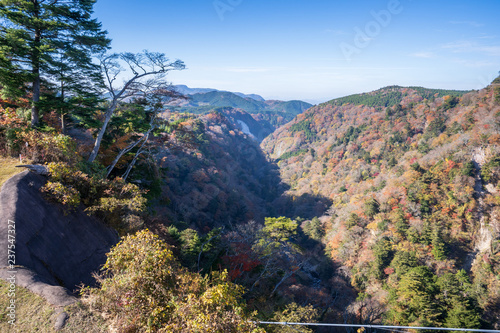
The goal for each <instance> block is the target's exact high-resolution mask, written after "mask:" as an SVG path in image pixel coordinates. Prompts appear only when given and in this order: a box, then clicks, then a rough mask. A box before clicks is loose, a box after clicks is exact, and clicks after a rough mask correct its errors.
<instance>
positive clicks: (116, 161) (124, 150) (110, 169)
mask: <svg viewBox="0 0 500 333" xmlns="http://www.w3.org/2000/svg"><path fill="white" fill-rule="evenodd" d="M144 138H145V137H142V138H140V139H139V140H137V141H136V142H132V143H131V144H130V145H128V147H125V148H123V149H122V150H121V151H120V152H119V153H118V155H117V156H116V158H115V159H114V161H113V162H112V163H111V164H110V166H109V167H108V173H107V174H106V178H107V177H109V175H110V174H111V171H113V169H114V168H115V166H116V164H117V163H118V161H119V160H120V159H121V158H122V156H123V155H125V154H126V153H128V152H129V151H131V150H132V149H134V148H135V146H137V145H138V144H139V142H141V141H142V140H144Z"/></svg>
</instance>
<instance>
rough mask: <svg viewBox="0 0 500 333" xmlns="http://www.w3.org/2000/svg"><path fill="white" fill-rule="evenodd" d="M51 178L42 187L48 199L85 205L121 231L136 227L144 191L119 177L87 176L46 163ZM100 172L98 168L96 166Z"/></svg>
mask: <svg viewBox="0 0 500 333" xmlns="http://www.w3.org/2000/svg"><path fill="white" fill-rule="evenodd" d="M47 168H48V169H49V173H50V181H49V182H48V183H47V184H46V185H45V186H43V187H42V191H43V192H45V193H46V194H47V195H48V197H49V199H51V200H53V201H56V202H59V203H62V204H64V205H67V206H69V207H70V208H74V207H77V206H78V205H79V204H80V203H81V204H83V205H85V206H86V209H85V211H86V212H88V213H89V214H92V215H95V216H97V217H99V218H100V219H102V220H103V221H104V222H106V223H107V224H108V225H110V226H112V227H114V228H115V229H117V230H118V232H120V233H127V232H130V231H135V230H138V229H139V228H140V227H141V225H142V218H141V216H142V214H143V213H144V211H145V209H146V198H144V196H143V195H144V191H141V190H140V189H139V187H138V186H137V185H134V184H130V183H126V182H125V181H124V180H123V179H121V178H116V179H114V180H108V179H105V178H103V177H100V176H99V175H100V173H98V174H97V175H90V176H89V175H88V174H86V173H84V172H82V171H81V170H78V169H77V168H76V167H73V166H70V165H68V164H65V163H49V164H48V165H47ZM97 170H98V171H99V170H100V169H99V168H97Z"/></svg>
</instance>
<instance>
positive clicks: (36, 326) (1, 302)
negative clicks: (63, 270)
mask: <svg viewBox="0 0 500 333" xmlns="http://www.w3.org/2000/svg"><path fill="white" fill-rule="evenodd" d="M8 288H9V287H8V283H7V282H6V281H4V280H0V332H13V333H14V332H16V333H17V332H30V333H31V332H55V329H54V324H55V322H56V318H57V316H58V313H59V312H58V311H57V309H56V308H54V307H53V306H52V305H50V304H49V303H47V302H46V301H45V300H44V299H43V298H42V297H40V296H38V295H35V294H33V293H31V292H30V291H28V290H26V289H25V288H22V287H17V289H16V324H15V326H12V325H11V324H9V323H8V320H9V318H8V317H7V306H8V304H9V302H10V297H9V296H8V294H9V292H8ZM64 311H66V313H68V315H69V318H68V320H67V321H66V325H65V326H64V328H63V329H62V330H60V331H58V332H62V333H78V332H81V333H104V332H108V328H107V325H106V323H105V322H104V320H103V319H102V318H101V317H100V316H99V315H97V314H95V313H92V312H91V311H89V310H88V308H87V307H85V306H84V305H82V304H81V303H76V304H73V305H70V306H67V307H65V308H64Z"/></svg>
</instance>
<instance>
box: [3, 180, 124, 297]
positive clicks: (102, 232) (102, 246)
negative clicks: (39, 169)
mask: <svg viewBox="0 0 500 333" xmlns="http://www.w3.org/2000/svg"><path fill="white" fill-rule="evenodd" d="M44 182H45V178H44V177H43V176H41V175H38V174H35V173H33V172H29V171H25V172H22V173H20V174H17V175H16V176H14V177H12V178H11V179H9V180H8V181H7V182H6V183H5V184H4V185H3V187H2V189H1V192H0V277H1V278H3V279H7V278H9V277H10V276H11V275H12V273H9V271H11V269H9V267H8V259H12V257H11V258H8V253H7V251H8V244H9V243H8V235H9V232H8V230H9V221H12V222H10V224H11V225H15V241H16V243H15V264H16V266H15V270H16V272H17V273H16V283H17V284H18V285H21V286H23V287H26V288H28V289H29V290H31V291H32V292H35V293H37V294H39V295H41V296H43V297H45V298H46V299H47V300H48V301H49V302H50V303H51V304H54V305H58V306H61V305H67V304H68V303H70V302H71V301H72V300H73V298H72V297H71V293H70V291H74V290H75V289H76V287H77V286H78V285H80V284H81V283H84V284H87V285H92V284H94V283H95V281H94V278H93V277H92V272H94V271H98V270H99V268H100V266H101V265H102V264H104V262H105V261H106V253H107V252H108V251H109V249H110V248H111V247H112V246H113V245H114V244H116V243H117V242H118V235H117V233H116V232H115V231H114V230H112V229H110V228H108V227H106V226H105V225H103V224H102V223H100V222H99V221H97V220H95V219H93V218H91V217H89V216H87V215H86V214H85V213H83V212H82V211H81V210H77V211H75V212H72V213H70V214H67V215H65V213H64V211H63V210H62V209H61V207H60V205H57V204H52V203H49V202H47V201H46V200H45V199H44V198H43V196H42V193H41V192H40V187H42V186H43V184H44ZM10 228H11V229H12V227H10ZM11 235H12V233H11ZM10 254H12V253H10Z"/></svg>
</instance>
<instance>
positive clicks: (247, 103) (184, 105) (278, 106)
mask: <svg viewBox="0 0 500 333" xmlns="http://www.w3.org/2000/svg"><path fill="white" fill-rule="evenodd" d="M181 91H188V90H181ZM253 96H254V95H242V94H238V93H232V92H229V91H215V90H214V91H209V92H199V93H194V94H190V95H188V96H187V99H182V100H178V101H175V102H172V103H169V104H168V107H169V108H170V109H171V110H175V111H178V112H188V113H193V114H204V113H208V112H210V111H211V110H213V109H214V108H220V107H224V108H228V107H229V108H236V109H241V110H244V111H245V112H248V113H250V114H252V116H253V117H254V118H255V120H257V121H259V122H262V123H263V126H269V125H272V126H273V129H274V127H278V126H281V125H284V124H286V123H287V122H289V121H290V120H292V119H293V118H294V117H295V116H296V115H298V114H300V113H302V112H304V111H305V110H307V109H308V108H310V107H311V106H312V105H311V104H309V103H306V102H303V101H298V100H294V101H277V100H267V101H266V100H264V99H262V98H256V97H253ZM259 97H260V96H259Z"/></svg>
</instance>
